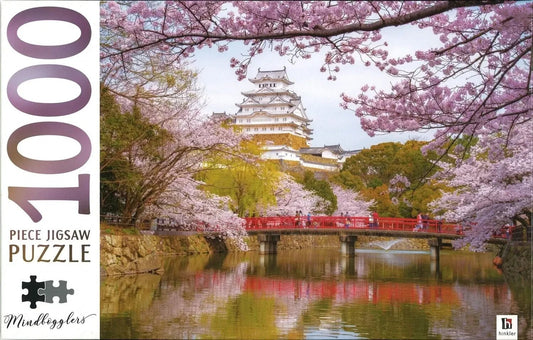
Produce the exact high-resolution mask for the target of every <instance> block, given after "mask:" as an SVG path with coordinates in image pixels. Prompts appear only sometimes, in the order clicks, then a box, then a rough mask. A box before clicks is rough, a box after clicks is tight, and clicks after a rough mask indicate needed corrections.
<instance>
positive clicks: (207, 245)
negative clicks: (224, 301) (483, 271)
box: [100, 227, 429, 276]
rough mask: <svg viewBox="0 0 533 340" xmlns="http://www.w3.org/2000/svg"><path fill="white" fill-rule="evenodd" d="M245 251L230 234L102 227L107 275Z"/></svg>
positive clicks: (321, 238)
mask: <svg viewBox="0 0 533 340" xmlns="http://www.w3.org/2000/svg"><path fill="white" fill-rule="evenodd" d="M244 242H245V243H246V244H247V246H248V248H249V250H250V251H257V250H258V249H259V243H258V241H257V238H256V237H253V236H252V237H245V238H244ZM356 246H357V247H361V248H370V249H372V248H373V249H391V250H428V249H429V246H428V243H427V240H421V239H392V238H383V237H371V236H360V237H359V238H358V241H357V244H356ZM325 247H328V248H329V247H339V237H338V236H334V235H284V236H283V237H282V238H281V240H280V242H279V243H278V249H279V250H291V249H306V248H325ZM239 251H241V250H240V249H239V247H238V246H237V244H236V242H234V241H233V240H231V239H228V238H221V237H211V236H204V235H199V234H191V235H165V236H159V235H143V234H140V233H139V232H138V231H136V230H134V229H132V230H121V229H117V228H111V227H106V228H102V234H101V236H100V264H101V274H102V275H104V276H112V275H127V274H138V273H161V272H163V257H164V256H172V255H178V256H186V255H193V254H209V253H221V252H239Z"/></svg>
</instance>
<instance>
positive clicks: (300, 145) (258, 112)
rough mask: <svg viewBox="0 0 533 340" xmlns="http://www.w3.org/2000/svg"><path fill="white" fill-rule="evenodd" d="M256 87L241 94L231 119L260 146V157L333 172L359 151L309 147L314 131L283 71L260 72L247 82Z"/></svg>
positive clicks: (338, 146) (329, 147) (331, 147)
mask: <svg viewBox="0 0 533 340" xmlns="http://www.w3.org/2000/svg"><path fill="white" fill-rule="evenodd" d="M248 80H249V81H250V82H251V83H252V84H254V85H255V88H254V89H252V90H249V91H245V92H242V93H241V94H242V95H243V96H244V98H243V100H242V102H241V103H238V104H236V105H237V107H238V108H239V109H238V111H237V113H236V114H235V115H234V116H232V117H231V118H232V121H233V124H234V125H235V126H238V127H239V128H240V129H241V130H242V131H243V132H244V133H246V134H251V135H253V139H254V140H256V141H258V142H260V143H262V144H263V149H264V152H263V154H262V158H264V159H274V160H280V161H282V162H286V163H287V164H293V165H298V164H299V165H300V166H302V167H305V168H312V169H315V170H324V171H336V170H338V169H339V168H340V166H341V165H342V163H344V161H345V160H346V158H347V157H349V156H351V155H353V154H355V153H357V152H358V151H344V150H343V149H342V148H341V147H340V145H329V146H328V145H324V146H323V147H310V146H309V142H310V141H311V140H312V138H311V135H312V132H313V130H312V129H311V128H310V127H309V126H310V123H311V121H312V120H311V119H309V117H308V116H307V114H306V109H305V108H304V106H303V104H302V100H301V97H300V96H298V95H297V94H296V93H294V92H293V91H292V90H291V89H290V87H291V85H293V84H294V83H293V82H292V81H290V80H289V78H288V76H287V72H286V69H285V68H283V69H282V70H272V71H262V70H261V69H259V70H258V71H257V75H256V76H255V77H254V78H250V79H248Z"/></svg>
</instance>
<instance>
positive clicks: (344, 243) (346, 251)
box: [339, 235, 357, 256]
mask: <svg viewBox="0 0 533 340" xmlns="http://www.w3.org/2000/svg"><path fill="white" fill-rule="evenodd" d="M339 239H340V241H341V254H342V255H345V256H354V255H355V241H357V236H355V235H340V236H339Z"/></svg>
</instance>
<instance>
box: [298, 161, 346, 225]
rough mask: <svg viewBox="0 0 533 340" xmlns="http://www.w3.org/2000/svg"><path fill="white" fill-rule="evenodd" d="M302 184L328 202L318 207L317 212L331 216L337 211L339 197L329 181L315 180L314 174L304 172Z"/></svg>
mask: <svg viewBox="0 0 533 340" xmlns="http://www.w3.org/2000/svg"><path fill="white" fill-rule="evenodd" d="M302 183H303V185H304V188H305V189H307V190H309V191H312V192H314V193H315V194H316V195H317V196H319V197H321V198H323V199H324V200H325V201H326V205H325V206H323V207H317V208H318V209H317V211H319V212H322V213H324V214H326V215H331V214H333V213H334V212H335V210H337V196H335V194H334V193H333V190H332V189H331V185H330V184H329V182H328V181H326V180H321V179H317V178H315V175H314V173H313V172H311V171H309V170H307V171H305V172H304V176H303V180H302Z"/></svg>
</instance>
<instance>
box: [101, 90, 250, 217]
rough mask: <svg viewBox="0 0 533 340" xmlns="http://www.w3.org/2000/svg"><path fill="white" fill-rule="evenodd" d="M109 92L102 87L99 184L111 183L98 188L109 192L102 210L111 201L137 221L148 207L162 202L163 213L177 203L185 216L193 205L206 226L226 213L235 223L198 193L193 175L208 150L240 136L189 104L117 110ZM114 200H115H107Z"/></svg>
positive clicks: (227, 147) (231, 145) (223, 148)
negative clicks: (181, 108) (184, 107)
mask: <svg viewBox="0 0 533 340" xmlns="http://www.w3.org/2000/svg"><path fill="white" fill-rule="evenodd" d="M113 98H114V97H113V96H112V95H110V93H109V92H108V91H106V90H105V88H104V89H103V91H102V105H101V121H102V132H101V134H102V145H101V155H102V159H101V168H102V185H103V186H104V188H106V187H107V188H112V189H111V190H107V191H106V190H103V192H109V193H110V194H109V197H104V198H103V202H104V203H105V204H106V206H105V207H103V208H102V211H103V212H106V211H108V210H107V209H109V208H110V207H109V205H111V206H112V208H113V209H115V210H113V211H112V212H113V213H115V214H118V215H120V216H121V217H122V218H123V221H124V222H125V223H127V224H136V223H137V222H138V221H142V220H143V219H150V218H152V217H156V216H158V215H154V213H153V211H159V212H161V208H162V207H167V210H165V211H167V212H166V213H165V214H167V215H172V214H174V213H175V212H173V210H175V209H176V207H178V206H181V210H182V211H184V213H186V214H188V215H189V216H190V214H191V213H190V211H192V210H191V207H193V206H196V207H197V210H196V213H197V215H198V216H197V219H200V220H202V219H201V218H202V216H203V217H205V219H204V220H203V221H204V222H205V223H206V224H209V225H210V226H218V225H220V224H221V223H220V222H219V221H220V218H222V217H224V218H226V219H227V221H228V223H229V224H228V226H235V225H240V222H239V221H237V220H235V217H236V216H233V214H232V213H231V212H229V208H228V207H227V205H226V206H224V205H223V204H221V203H220V202H221V201H220V199H219V198H214V197H212V196H209V195H203V196H202V195H201V194H200V192H199V190H198V189H197V188H196V186H195V185H199V184H200V183H198V182H196V181H194V180H193V179H192V177H193V175H194V174H195V173H196V172H198V171H199V170H200V169H203V167H202V162H203V161H204V160H205V159H206V158H207V157H208V156H211V155H213V154H215V153H217V152H223V153H230V152H231V150H232V149H235V148H237V147H238V146H239V144H240V143H241V141H242V140H243V138H244V137H243V136H242V135H239V134H236V133H235V132H234V131H233V130H232V129H230V128H227V127H224V124H223V123H222V122H221V121H219V120H216V119H202V118H201V117H200V115H198V112H197V111H195V110H194V109H193V108H189V109H188V110H180V111H174V110H176V108H175V107H171V108H167V110H166V111H165V110H163V109H162V108H158V109H157V110H152V108H151V107H150V106H148V105H144V104H143V103H137V105H136V106H135V107H134V111H135V112H137V113H136V114H135V113H133V114H127V113H121V108H120V107H119V106H118V104H116V102H114V101H113ZM122 110H124V109H123V108H122ZM154 111H155V112H154ZM141 113H142V115H141ZM165 114H166V115H165ZM126 123H127V124H128V125H125V124H126ZM117 125H118V126H117ZM121 129H127V130H131V131H121ZM134 130H136V131H134ZM193 184H194V185H193ZM180 187H181V189H180ZM199 198H203V200H199ZM113 201H118V202H117V204H112V202H113ZM110 202H111V203H110ZM184 207H187V208H184ZM215 207H216V208H217V209H218V210H216V209H215ZM117 209H118V210H117ZM226 210H227V211H226ZM209 216H211V217H209ZM213 216H218V218H219V219H217V218H213ZM208 217H209V218H208ZM217 221H218V222H217Z"/></svg>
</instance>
